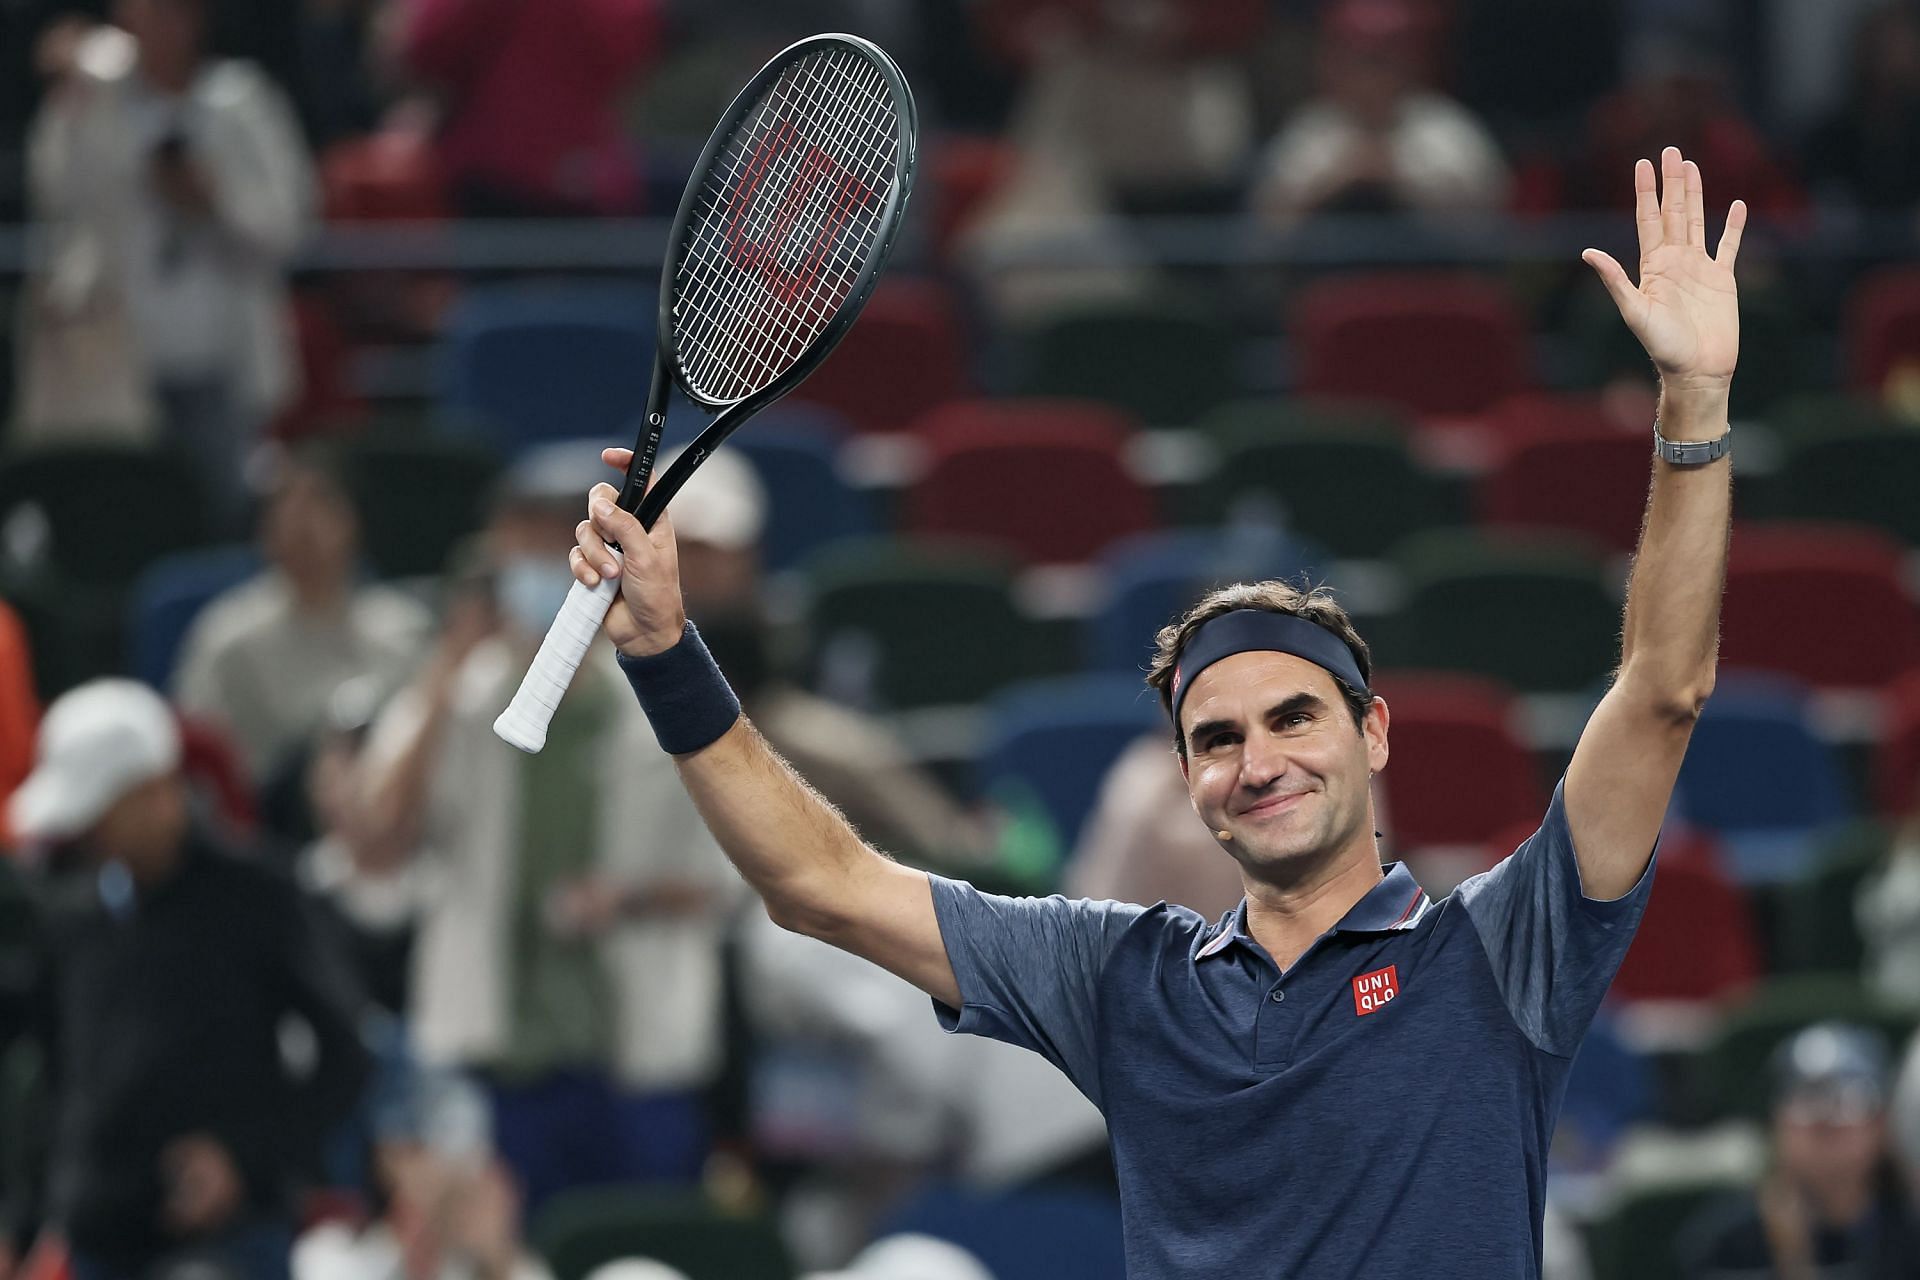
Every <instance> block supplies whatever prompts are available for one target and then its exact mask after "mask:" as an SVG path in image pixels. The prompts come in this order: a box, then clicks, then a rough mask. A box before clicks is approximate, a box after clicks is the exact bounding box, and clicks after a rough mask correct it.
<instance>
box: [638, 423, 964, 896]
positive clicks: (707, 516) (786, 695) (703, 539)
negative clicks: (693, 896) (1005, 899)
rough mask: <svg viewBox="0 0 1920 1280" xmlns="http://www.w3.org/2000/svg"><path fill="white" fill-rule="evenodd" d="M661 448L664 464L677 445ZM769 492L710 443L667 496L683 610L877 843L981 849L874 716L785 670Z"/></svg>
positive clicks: (928, 853) (914, 850)
mask: <svg viewBox="0 0 1920 1280" xmlns="http://www.w3.org/2000/svg"><path fill="white" fill-rule="evenodd" d="M679 452H680V451H679V450H677V449H675V450H670V451H668V452H667V453H665V454H663V455H662V456H661V458H660V462H659V466H658V468H657V470H659V471H664V470H665V469H666V468H667V467H668V466H670V465H672V463H673V460H674V459H675V458H677V457H678V456H679ZM766 507H767V496H766V491H765V490H764V489H763V488H762V486H761V484H760V479H759V477H758V476H757V475H755V474H754V470H753V467H752V465H751V464H750V463H748V462H747V460H746V459H745V458H744V457H742V456H741V455H740V454H739V453H737V452H735V451H734V450H732V449H728V448H725V447H722V448H720V449H718V450H716V451H715V452H714V453H713V454H712V456H710V457H709V458H708V459H707V460H706V461H705V462H703V463H701V464H700V469H699V470H698V471H696V472H694V473H693V477H692V478H691V479H689V480H688V481H687V483H686V486H685V487H684V488H683V489H682V490H681V491H680V493H679V494H678V495H676V496H675V498H674V500H673V506H672V511H673V532H674V538H675V542H676V545H677V546H678V548H679V555H680V575H681V582H682V584H683V586H682V591H683V594H684V595H685V597H686V605H687V612H688V614H689V615H690V616H691V617H692V618H693V620H694V622H695V623H697V624H698V625H699V627H700V633H701V635H702V636H703V637H704V638H705V640H706V642H707V646H708V647H709V648H710V649H711V650H712V651H713V653H714V655H715V660H716V661H718V662H719V663H720V665H721V667H722V669H723V670H725V671H726V673H727V678H728V680H729V682H730V683H731V684H732V685H733V687H734V690H735V691H736V692H737V693H738V694H739V696H740V700H741V703H742V704H743V705H744V706H745V707H746V709H747V714H748V715H750V716H751V717H752V718H753V722H754V725H755V727H757V728H758V729H759V730H760V732H761V733H763V734H764V735H766V739H767V741H768V742H770V743H772V744H773V748H774V750H776V751H778V752H779V753H780V754H781V755H782V756H784V757H786V759H787V760H788V761H789V762H791V763H792V764H793V766H794V767H795V768H797V769H799V770H801V771H802V772H803V773H804V774H805V776H806V777H807V779H808V780H809V781H810V782H811V783H812V784H813V785H814V786H816V787H818V788H819V790H820V794H822V795H824V796H825V797H826V798H827V799H828V800H829V801H831V802H832V803H833V804H834V805H836V806H837V807H838V808H839V809H840V810H841V812H843V813H845V814H846V815H847V820H848V821H850V822H852V823H853V825H854V826H855V828H857V829H858V830H859V831H860V833H861V834H862V835H863V836H865V837H866V838H867V839H868V840H871V841H873V842H874V843H875V845H876V846H878V847H879V848H882V849H886V850H888V851H889V852H892V853H895V854H899V855H902V856H905V857H907V858H909V859H921V858H929V857H931V858H957V859H959V860H960V861H963V862H965V861H977V860H978V859H980V858H983V857H985V856H986V853H987V843H988V841H987V834H986V832H985V830H984V829H983V826H982V824H981V823H979V822H978V821H976V820H974V819H973V818H972V817H971V816H969V815H968V814H967V813H966V812H964V811H963V810H962V809H961V808H960V807H959V806H958V805H957V804H955V803H954V801H953V800H952V799H951V798H950V797H949V796H948V794H947V793H946V791H945V790H943V789H942V788H941V786H940V785H939V784H938V783H937V782H935V781H934V780H933V779H932V778H931V777H929V776H928V775H927V774H926V773H925V772H924V771H922V770H920V769H918V768H916V767H915V766H914V765H913V763H912V762H911V760H910V759H909V758H908V756H907V752H906V749H905V748H904V747H903V746H902V745H901V744H900V743H899V742H898V741H897V740H895V739H894V737H893V735H892V734H890V733H888V732H887V731H886V729H884V728H883V727H882V726H881V725H880V724H878V723H877V722H875V721H874V720H873V719H871V718H870V717H868V716H865V715H862V714H860V713H859V712H857V711H854V710H852V709H850V708H847V707H844V706H841V705H840V704H838V703H835V702H830V701H828V700H827V699H825V698H820V697H816V696H815V695H813V694H811V693H809V692H807V691H806V690H805V689H802V688H800V687H799V686H798V685H796V684H794V683H793V682H791V681H789V680H786V679H783V678H781V676H780V675H779V673H778V671H777V670H776V666H775V663H774V660H773V655H772V654H771V653H770V652H769V645H768V636H767V631H768V623H767V620H766V617H765V615H764V613H763V611H762V608H761V589H762V581H761V565H760V535H761V532H762V530H763V529H764V528H765V526H766Z"/></svg>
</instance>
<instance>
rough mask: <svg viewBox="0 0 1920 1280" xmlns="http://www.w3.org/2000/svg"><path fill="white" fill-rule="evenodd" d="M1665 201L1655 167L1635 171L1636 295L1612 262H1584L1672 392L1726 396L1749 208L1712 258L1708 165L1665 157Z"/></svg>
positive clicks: (1739, 211)
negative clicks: (1737, 270)
mask: <svg viewBox="0 0 1920 1280" xmlns="http://www.w3.org/2000/svg"><path fill="white" fill-rule="evenodd" d="M1660 170H1661V177H1660V188H1661V189H1660V194H1659V197H1658V198H1656V197H1655V194H1654V176H1653V163H1652V162H1651V161H1649V160H1642V161H1640V162H1639V163H1638V164H1636V165H1634V167H1633V195H1634V220H1635V222H1636V224H1637V225H1638V227H1639V231H1640V284H1639V287H1638V288H1636V287H1635V286H1634V285H1633V283H1632V281H1630V280H1628V279H1627V273H1626V271H1625V270H1624V269H1623V268H1622V267H1621V266H1620V264H1619V263H1618V262H1615V261H1614V260H1613V258H1612V257H1610V256H1609V255H1607V254H1605V253H1602V252H1601V251H1600V250H1598V249H1588V250H1587V251H1586V252H1585V253H1583V254H1581V255H1580V257H1581V259H1582V260H1583V261H1585V262H1586V263H1587V265H1588V266H1590V267H1592V268H1593V269H1594V270H1595V271H1596V272H1598V273H1599V276H1600V280H1601V282H1602V283H1603V284H1605V285H1606V286H1607V292H1608V293H1610V294H1612V295H1613V301H1614V304H1615V305H1616V306H1618V307H1619V308H1620V315H1621V318H1622V319H1624V320H1625V321H1626V322H1627V327H1628V328H1629V329H1631V330H1633V336H1634V337H1636V338H1638V339H1640V345H1641V346H1643V347H1645V348H1646V349H1647V354H1648V355H1649V356H1651V357H1652V358H1653V363H1654V366H1655V367H1656V368H1657V369H1659V371H1660V377H1661V381H1662V382H1663V383H1664V384H1665V386H1666V387H1667V389H1668V390H1669V391H1681V392H1708V393H1715V392H1717V393H1719V394H1724V393H1725V391H1726V388H1727V386H1728V385H1729V384H1730V383H1731V382H1732V379H1733V368H1734V365H1735V363H1736V362H1737V361H1738V359H1739V356H1740V306H1739V295H1738V292H1737V291H1736V289H1735V287H1734V282H1733V264H1734V260H1735V259H1736V258H1737V257H1738V256H1739V254H1740V235H1741V233H1742V232H1743V231H1744V230H1745V229H1746V225H1747V206H1746V203H1745V202H1744V201H1740V200H1735V201H1734V202H1733V206H1732V207H1731V208H1730V209H1728V210H1727V226H1726V230H1725V232H1723V233H1722V234H1721V237H1720V247H1719V249H1718V251H1716V252H1715V253H1714V254H1713V255H1712V256H1709V255H1708V253H1707V200H1706V193H1705V191H1704V189H1703V187H1702V184H1701V181H1700V166H1699V165H1697V164H1695V163H1694V162H1693V161H1691V160H1687V159H1684V158H1682V156H1681V155H1680V149H1679V148H1678V147H1668V148H1667V149H1666V150H1665V151H1663V152H1661V153H1660Z"/></svg>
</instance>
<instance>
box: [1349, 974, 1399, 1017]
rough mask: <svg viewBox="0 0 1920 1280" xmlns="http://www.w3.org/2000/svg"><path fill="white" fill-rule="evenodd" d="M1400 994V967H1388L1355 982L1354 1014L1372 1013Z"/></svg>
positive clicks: (1362, 975) (1360, 977)
mask: <svg viewBox="0 0 1920 1280" xmlns="http://www.w3.org/2000/svg"><path fill="white" fill-rule="evenodd" d="M1399 994H1400V966H1398V965H1392V964H1390V965H1388V966H1387V967H1386V968H1384V969H1375V970H1374V971H1373V972H1372V973H1363V974H1361V975H1360V976H1359V977H1357V978H1355V979H1354V980H1353V1012H1354V1013H1355V1014H1356V1015H1361V1016H1363V1015H1365V1014H1369V1013H1372V1012H1373V1011H1374V1010H1376V1009H1378V1008H1380V1006H1382V1005H1384V1004H1386V1003H1387V1002H1388V1001H1389V1000H1392V999H1393V998H1394V997H1395V996H1398V995H1399Z"/></svg>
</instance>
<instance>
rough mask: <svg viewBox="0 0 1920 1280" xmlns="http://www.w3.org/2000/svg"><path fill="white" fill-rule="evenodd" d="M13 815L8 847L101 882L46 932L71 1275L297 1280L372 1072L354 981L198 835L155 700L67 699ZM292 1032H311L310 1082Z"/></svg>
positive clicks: (103, 688)
mask: <svg viewBox="0 0 1920 1280" xmlns="http://www.w3.org/2000/svg"><path fill="white" fill-rule="evenodd" d="M9 809H10V812H9V817H10V819H11V823H12V827H13V831H14V833H15V835H16V836H17V837H19V838H20V839H22V840H24V841H27V842H29V843H30V844H34V845H40V846H59V847H60V848H61V849H62V851H63V854H64V856H63V857H62V858H61V859H60V861H61V862H62V863H65V864H68V865H72V866H76V867H78V868H79V869H80V870H81V871H82V872H84V873H90V874H91V875H92V876H93V878H94V881H95V884H94V891H93V892H92V893H90V894H87V895H84V899H83V900H80V901H77V902H75V903H73V904H71V905H65V904H63V909H62V910H61V911H60V913H59V914H57V915H55V916H53V918H52V919H51V920H50V923H49V933H50V936H51V942H52V945H51V947H50V955H51V963H52V967H53V973H52V974H51V975H50V978H49V988H50V991H49V1003H50V1005H51V1006H52V1011H53V1015H52V1016H53V1017H54V1019H55V1022H56V1025H55V1027H54V1028H53V1029H52V1033H51V1034H52V1035H53V1036H54V1037H55V1038H54V1039H53V1041H52V1043H55V1044H58V1045H59V1046H61V1048H62V1053H61V1054H60V1055H59V1058H58V1072H57V1074H56V1077H55V1080H54V1086H53V1091H54V1099H55V1106H56V1108H57V1112H58V1118H57V1122H56V1125H55V1135H56V1136H55V1139H54V1149H53V1153H52V1170H51V1176H50V1178H49V1185H50V1187H51V1192H50V1204H49V1206H48V1217H49V1221H50V1223H51V1224H52V1225H53V1226H54V1228H55V1229H56V1230H58V1231H60V1232H62V1233H63V1234H64V1236H65V1238H66V1240H67V1243H68V1246H69V1248H70V1249H71V1251H72V1256H73V1260H74V1272H75V1275H76V1277H77V1280H112V1278H115V1277H122V1276H135V1275H142V1274H146V1273H147V1272H148V1271H149V1270H150V1269H152V1268H154V1267H156V1266H160V1265H164V1264H169V1263H171V1262H172V1261H174V1260H176V1259H178V1258H180V1257H182V1256H183V1255H191V1256H194V1257H203V1258H206V1259H207V1260H209V1261H211V1262H213V1263H215V1264H218V1265H221V1266H224V1267H226V1268H228V1269H231V1270H232V1271H234V1272H236V1273H238V1274H240V1275H243V1276H246V1277H255V1276H258V1277H268V1276H276V1277H277V1276H284V1275H285V1274H286V1267H287V1253H288V1248H289V1245H290V1242H291V1239H292V1223H293V1212H292V1204H291V1199H290V1193H291V1191H292V1189H293V1187H292V1184H293V1181H294V1179H295V1176H296V1171H297V1170H299V1169H302V1168H305V1167H308V1165H309V1163H310V1162H311V1160H312V1158H313V1157H314V1155H315V1154H316V1153H317V1151H318V1148H319V1144H320V1142H321V1140H322V1139H323V1138H324V1137H325V1136H327V1134H328V1133H329V1132H330V1131H331V1129H332V1127H333V1126H334V1124H336V1123H337V1122H338V1121H339V1120H341V1119H342V1118H343V1117H344V1116H345V1115H346V1113H347V1112H348V1110H349V1109H350V1108H351V1107H352V1105H353V1103H354V1101H355V1100H356V1099H357V1097H358V1096H359V1091H360V1089H361V1086H362V1084H363V1082H364V1079H365V1076H366V1071H367V1062H366V1052H365V1049H364V1048H363V1047H362V1045H361V1043H360V1040H359V1036H358V1032H357V1025H356V1019H357V1015H358V1003H359V1002H358V997H357V994H356V993H355V991H354V990H353V984H352V980H351V978H350V977H349V976H348V974H347V971H346V969H345V966H344V965H343V964H342V963H341V962H340V960H339V957H337V956H336V955H335V954H334V953H333V951H332V950H331V949H330V948H329V947H328V945H327V944H326V943H325V941H324V940H323V938H322V936H321V935H320V934H319V933H318V932H316V930H315V929H314V927H313V924H312V921H311V919H310V917H309V915H308V910H307V908H306V905H305V904H304V903H303V901H302V900H301V898H300V897H299V895H298V894H297V892H296V891H295V889H294V888H293V886H292V884H291V883H290V882H288V881H287V880H285V879H283V878H281V877H279V876H278V875H276V874H274V873H273V872H271V871H270V870H268V869H267V868H265V867H263V866H261V865H260V864H258V863H257V862H255V861H251V860H246V859H242V858H238V857H235V856H232V855H230V854H228V853H227V852H225V851H223V850H220V849H217V848H216V847H214V846H213V844H212V843H211V842H210V841H209V840H208V838H207V837H206V836H205V835H204V834H203V833H202V832H201V831H200V830H199V828H198V826H197V825H196V824H195V822H194V820H193V818H192V814H191V809H190V806H189V803H188V791H187V784H186V782H185V780H184V778H183V777H182V776H181V773H180V736H179V731H178V729H177V727H176V725H175V722H174V719H173V713H172V711H171V710H170V709H169V708H168V706H167V705H166V703H165V702H164V701H162V700H161V698H160V697H159V695H158V694H155V693H154V692H153V691H152V690H150V689H148V688H147V687H146V686H145V685H142V684H138V683H136V682H134V681H131V680H97V681H93V682H91V683H89V684H85V685H82V686H80V687H79V688H77V689H74V690H73V691H71V692H69V693H67V694H65V695H63V696H62V697H60V698H58V699H56V700H55V701H54V703H53V704H52V705H51V706H50V707H49V708H48V709H47V714H46V717H45V718H44V719H43V720H42V722H41V725H40V730H39V737H38V741H37V744H36V757H35V764H34V769H33V772H32V773H31V774H30V775H28V777H27V780H26V781H25V782H24V783H23V784H22V785H21V786H20V788H19V790H18V791H16V792H15V793H14V795H13V797H12V800H11V802H10V806H9ZM290 1016H291V1017H296V1018H298V1019H299V1020H300V1021H302V1022H304V1023H305V1024H306V1025H307V1026H308V1027H309V1028H310V1029H311V1031H312V1033H313V1041H312V1043H313V1045H314V1049H315V1052H314V1057H313V1060H312V1067H311V1070H310V1071H305V1072H303V1073H302V1074H301V1076H300V1077H299V1078H296V1077H295V1075H294V1074H293V1072H292V1071H291V1070H290V1068H289V1067H288V1065H287V1063H286V1061H285V1059H284V1058H283V1056H282V1053H281V1030H282V1025H283V1023H284V1022H285V1020H286V1019H287V1018H288V1017H290Z"/></svg>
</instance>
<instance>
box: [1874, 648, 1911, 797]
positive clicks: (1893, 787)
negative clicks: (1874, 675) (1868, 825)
mask: <svg viewBox="0 0 1920 1280" xmlns="http://www.w3.org/2000/svg"><path fill="white" fill-rule="evenodd" d="M1873 781H1874V797H1875V800H1876V802H1877V803H1878V805H1879V809H1880V813H1881V815H1882V816H1884V817H1886V818H1889V819H1894V818H1903V817H1905V816H1906V815H1907V814H1909V813H1912V812H1913V810H1914V808H1915V806H1916V804H1920V670H1914V671H1909V672H1907V673H1906V674H1905V675H1903V676H1901V677H1900V678H1899V679H1898V680H1895V681H1894V682H1893V684H1892V686H1891V687H1890V688H1888V690H1887V719H1886V724H1885V726H1884V727H1883V728H1882V730H1881V734H1880V748H1879V751H1878V752H1877V753H1876V754H1875V756H1874V760H1873Z"/></svg>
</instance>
